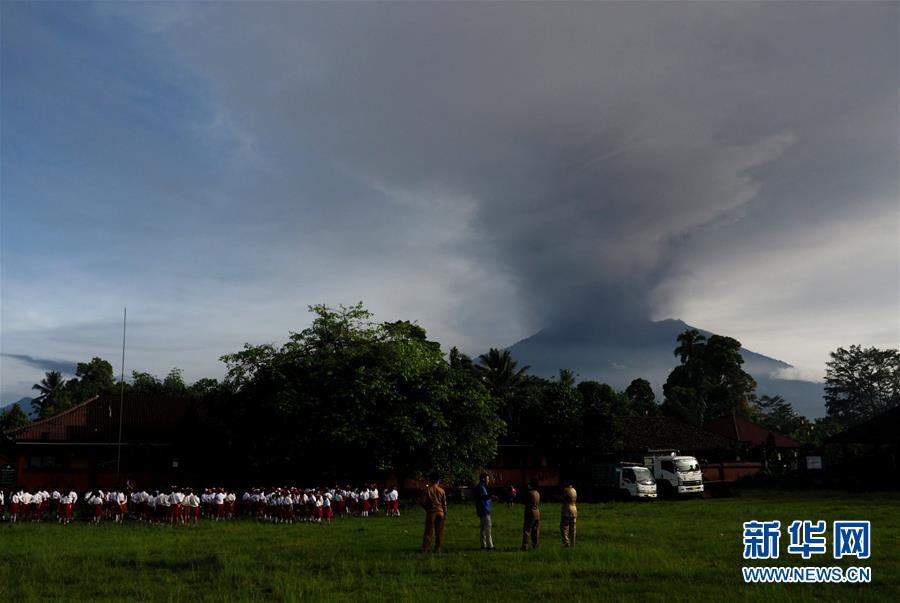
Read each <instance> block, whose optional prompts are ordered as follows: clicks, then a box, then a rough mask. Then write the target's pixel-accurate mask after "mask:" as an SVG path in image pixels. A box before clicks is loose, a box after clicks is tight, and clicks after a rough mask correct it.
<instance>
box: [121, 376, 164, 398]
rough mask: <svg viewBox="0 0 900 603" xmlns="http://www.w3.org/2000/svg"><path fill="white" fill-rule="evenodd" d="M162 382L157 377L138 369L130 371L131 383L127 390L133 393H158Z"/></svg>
mask: <svg viewBox="0 0 900 603" xmlns="http://www.w3.org/2000/svg"><path fill="white" fill-rule="evenodd" d="M162 389H163V384H162V382H160V380H159V378H157V377H156V376H155V375H151V374H150V373H143V372H139V371H131V383H130V385H129V388H128V390H129V392H130V393H134V394H159V393H161V392H162Z"/></svg>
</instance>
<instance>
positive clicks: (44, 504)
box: [0, 484, 400, 524]
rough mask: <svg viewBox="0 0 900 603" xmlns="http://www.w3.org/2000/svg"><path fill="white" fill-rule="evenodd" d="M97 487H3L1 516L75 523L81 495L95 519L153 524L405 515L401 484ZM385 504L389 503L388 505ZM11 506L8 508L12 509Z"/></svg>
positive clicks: (84, 512)
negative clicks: (9, 489) (381, 486)
mask: <svg viewBox="0 0 900 603" xmlns="http://www.w3.org/2000/svg"><path fill="white" fill-rule="evenodd" d="M127 490H128V492H125V491H115V490H111V491H108V492H104V491H102V490H91V491H89V492H86V493H84V495H83V496H81V497H79V495H78V493H76V492H75V491H69V492H68V493H65V492H60V491H58V490H54V491H53V492H47V491H44V490H39V491H36V492H26V491H24V490H18V491H16V492H10V493H9V497H8V499H7V497H6V496H5V493H4V492H3V491H0V521H4V520H6V519H7V510H8V512H9V515H8V519H9V521H10V522H11V523H16V522H19V521H32V522H40V521H46V520H56V521H58V522H59V523H61V524H68V523H71V521H72V518H73V516H74V511H75V508H76V505H77V503H78V502H79V500H80V501H81V503H82V506H81V512H80V513H81V515H82V516H83V517H85V518H87V519H89V521H90V522H92V523H100V522H101V521H103V520H110V521H114V522H116V523H122V522H123V521H125V520H126V519H131V520H138V521H146V522H151V523H170V524H187V523H197V521H198V520H199V519H200V518H201V517H203V518H206V519H210V520H213V521H223V520H226V519H231V518H234V517H236V516H238V515H241V516H245V517H255V518H258V519H260V520H264V521H270V522H273V523H294V522H295V521H297V522H313V523H323V522H324V523H326V524H330V523H331V521H332V519H333V518H334V517H335V516H338V517H348V516H351V515H352V516H358V517H368V516H369V515H370V514H377V513H378V512H379V510H381V511H383V512H384V514H385V515H386V516H388V517H399V515H400V503H399V498H400V496H399V493H398V492H397V489H396V488H386V489H384V491H383V492H379V490H378V487H377V486H376V485H375V484H369V485H367V486H364V487H361V488H351V487H350V486H345V487H343V488H341V487H337V486H335V487H334V488H305V489H301V488H296V487H283V488H274V487H270V488H253V489H251V490H248V491H247V492H244V494H243V496H241V497H240V499H238V496H237V495H236V494H235V493H234V492H232V491H229V490H226V489H225V488H222V487H218V488H206V489H205V490H203V491H202V492H200V493H199V494H198V493H197V492H195V491H194V490H193V489H192V488H187V487H178V486H171V487H170V488H169V489H168V490H167V491H159V490H155V491H153V492H152V493H150V492H147V491H146V490H134V489H132V488H128V489H127ZM382 503H383V504H382ZM7 507H8V509H7Z"/></svg>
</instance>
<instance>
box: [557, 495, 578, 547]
mask: <svg viewBox="0 0 900 603" xmlns="http://www.w3.org/2000/svg"><path fill="white" fill-rule="evenodd" d="M576 500H578V493H577V492H575V488H573V487H572V482H566V487H565V488H563V493H562V516H561V517H560V520H559V531H560V534H562V543H563V546H565V547H569V546H575V519H576V518H577V517H578V508H577V507H576V506H575V501H576Z"/></svg>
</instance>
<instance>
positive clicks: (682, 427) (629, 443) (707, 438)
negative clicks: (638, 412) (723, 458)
mask: <svg viewBox="0 0 900 603" xmlns="http://www.w3.org/2000/svg"><path fill="white" fill-rule="evenodd" d="M619 422H620V425H621V427H622V449H623V450H633V451H638V450H663V449H673V450H681V451H695V450H733V449H734V448H736V447H737V445H738V443H737V441H735V440H733V439H731V438H727V437H725V436H723V435H720V434H718V433H715V432H713V431H710V430H708V429H704V428H703V427H700V426H698V425H691V424H690V423H684V422H682V421H678V420H676V419H671V418H667V417H620V418H619Z"/></svg>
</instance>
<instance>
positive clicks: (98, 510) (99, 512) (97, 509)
mask: <svg viewBox="0 0 900 603" xmlns="http://www.w3.org/2000/svg"><path fill="white" fill-rule="evenodd" d="M94 517H103V505H102V504H100V505H94Z"/></svg>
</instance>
